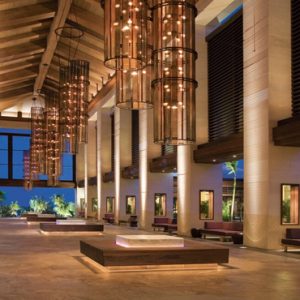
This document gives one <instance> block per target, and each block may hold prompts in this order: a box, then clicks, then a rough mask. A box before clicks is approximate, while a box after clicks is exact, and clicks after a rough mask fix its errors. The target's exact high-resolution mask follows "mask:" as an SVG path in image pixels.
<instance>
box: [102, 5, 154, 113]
mask: <svg viewBox="0 0 300 300" xmlns="http://www.w3.org/2000/svg"><path fill="white" fill-rule="evenodd" d="M102 7H103V8H104V12H105V13H104V14H105V45H106V47H105V50H104V63H105V65H106V66H107V67H108V68H111V69H114V70H116V105H117V106H118V107H119V108H123V109H133V110H136V109H148V108H152V107H153V104H152V101H151V93H150V89H151V83H150V82H151V68H149V65H150V64H151V63H150V61H151V52H149V30H150V25H151V20H150V18H149V7H148V3H147V1H138V0H134V1H128V0H127V1H125V0H113V1H102Z"/></svg>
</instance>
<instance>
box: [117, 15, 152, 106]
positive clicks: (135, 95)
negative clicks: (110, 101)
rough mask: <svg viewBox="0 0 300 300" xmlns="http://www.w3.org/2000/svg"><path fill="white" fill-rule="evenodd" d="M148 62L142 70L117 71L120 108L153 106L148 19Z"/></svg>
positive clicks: (150, 21) (148, 21) (149, 21)
mask: <svg viewBox="0 0 300 300" xmlns="http://www.w3.org/2000/svg"><path fill="white" fill-rule="evenodd" d="M147 24H148V25H147V28H148V38H147V43H148V45H147V56H146V59H147V64H146V66H145V67H144V68H143V69H141V70H117V71H116V105H117V106H118V107H119V108H124V109H131V110H140V109H150V108H152V107H153V102H152V97H151V80H152V76H151V75H152V67H153V65H152V60H151V56H152V43H151V39H150V37H151V32H152V30H151V29H152V20H151V18H150V17H148V19H147Z"/></svg>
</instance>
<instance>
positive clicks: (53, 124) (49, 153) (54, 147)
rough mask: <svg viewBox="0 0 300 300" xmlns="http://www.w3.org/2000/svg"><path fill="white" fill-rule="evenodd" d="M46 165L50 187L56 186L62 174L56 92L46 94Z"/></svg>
mask: <svg viewBox="0 0 300 300" xmlns="http://www.w3.org/2000/svg"><path fill="white" fill-rule="evenodd" d="M45 138H46V144H45V163H46V168H45V170H46V172H45V173H46V175H47V176H48V185H49V186H56V185H57V184H58V182H59V176H60V174H61V140H60V126H59V97H58V94H57V93H56V92H51V91H47V92H46V94H45Z"/></svg>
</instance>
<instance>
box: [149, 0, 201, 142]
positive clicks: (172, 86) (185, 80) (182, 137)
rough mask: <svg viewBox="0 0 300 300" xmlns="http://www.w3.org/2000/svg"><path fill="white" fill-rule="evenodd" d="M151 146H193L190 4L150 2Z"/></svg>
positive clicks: (194, 84) (188, 1) (187, 0)
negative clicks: (151, 3) (151, 36)
mask: <svg viewBox="0 0 300 300" xmlns="http://www.w3.org/2000/svg"><path fill="white" fill-rule="evenodd" d="M152 12H153V28H155V30H154V31H153V64H154V74H153V81H152V97H153V99H155V101H154V142H155V143H160V144H170V145H179V144H191V143H194V142H195V138H196V133H195V127H196V125H195V89H196V87H197V81H196V80H195V61H196V59H197V52H196V51H195V17H196V15H197V9H196V7H195V1H194V0H154V1H153V7H152Z"/></svg>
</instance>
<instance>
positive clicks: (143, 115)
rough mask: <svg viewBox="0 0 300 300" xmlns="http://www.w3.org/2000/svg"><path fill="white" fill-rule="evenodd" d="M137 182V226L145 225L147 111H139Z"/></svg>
mask: <svg viewBox="0 0 300 300" xmlns="http://www.w3.org/2000/svg"><path fill="white" fill-rule="evenodd" d="M139 160H140V161H139V184H140V201H141V204H140V214H139V222H138V224H139V227H140V228H143V229H144V228H145V227H146V216H147V195H148V112H147V110H141V111H140V112H139Z"/></svg>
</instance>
